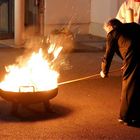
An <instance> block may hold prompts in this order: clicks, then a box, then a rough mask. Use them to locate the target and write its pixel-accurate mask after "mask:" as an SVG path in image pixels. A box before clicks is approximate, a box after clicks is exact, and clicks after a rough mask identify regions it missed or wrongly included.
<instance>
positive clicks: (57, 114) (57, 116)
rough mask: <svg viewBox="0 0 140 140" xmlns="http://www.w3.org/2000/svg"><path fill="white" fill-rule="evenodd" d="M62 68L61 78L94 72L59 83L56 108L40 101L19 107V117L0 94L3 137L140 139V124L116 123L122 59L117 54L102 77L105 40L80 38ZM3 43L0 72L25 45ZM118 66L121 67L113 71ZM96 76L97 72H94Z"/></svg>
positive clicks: (7, 139) (32, 139)
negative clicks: (17, 45)
mask: <svg viewBox="0 0 140 140" xmlns="http://www.w3.org/2000/svg"><path fill="white" fill-rule="evenodd" d="M76 41H77V43H76V46H75V48H74V50H73V51H72V52H71V53H70V54H69V55H68V58H67V60H66V63H65V65H63V68H62V69H61V72H60V79H59V83H61V82H64V81H71V80H72V79H80V78H83V77H87V76H91V78H87V79H85V80H77V81H76V82H71V83H68V84H63V85H60V86H58V95H57V96H56V97H55V98H54V99H52V100H51V107H52V110H53V112H44V109H43V106H42V104H36V105H33V106H31V108H32V110H29V108H24V107H22V106H21V107H20V108H19V116H13V115H11V114H10V110H11V103H10V102H8V101H6V100H4V99H3V98H0V139H1V140H19V139H21V140H139V139H140V128H139V126H137V127H136V126H135V127H132V126H124V125H121V124H119V123H118V121H117V118H118V114H119V105H120V92H121V72H120V70H118V69H120V67H121V61H120V59H119V58H118V57H116V56H115V58H114V59H113V62H112V66H111V69H110V71H111V72H110V74H109V77H108V78H106V79H102V78H100V76H99V72H100V63H101V59H102V56H103V54H104V50H105V48H104V47H105V46H104V45H105V42H104V41H105V40H104V39H102V38H98V37H94V36H80V37H79V38H77V40H76ZM2 46H3V47H0V76H1V79H2V77H3V74H4V71H3V67H4V66H5V65H9V64H11V63H13V62H14V61H15V59H16V57H17V56H20V55H21V54H22V52H23V49H13V48H11V47H8V45H7V46H5V47H4V44H2ZM114 70H117V71H114ZM95 74H96V76H93V75H95Z"/></svg>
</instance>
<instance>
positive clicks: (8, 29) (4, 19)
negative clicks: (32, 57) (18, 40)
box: [0, 0, 14, 39]
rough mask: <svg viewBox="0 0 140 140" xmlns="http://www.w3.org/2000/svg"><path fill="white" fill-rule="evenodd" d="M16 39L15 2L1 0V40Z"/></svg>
mask: <svg viewBox="0 0 140 140" xmlns="http://www.w3.org/2000/svg"><path fill="white" fill-rule="evenodd" d="M13 37H14V0H0V39H7V38H13Z"/></svg>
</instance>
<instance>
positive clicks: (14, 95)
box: [0, 88, 58, 104]
mask: <svg viewBox="0 0 140 140" xmlns="http://www.w3.org/2000/svg"><path fill="white" fill-rule="evenodd" d="M57 94H58V88H55V89H52V90H48V91H37V92H11V91H4V90H2V89H0V96H1V97H2V98H3V99H5V100H7V101H9V102H13V103H17V104H36V103H39V102H46V101H48V100H50V99H52V98H54V97H55V96H56V95H57Z"/></svg>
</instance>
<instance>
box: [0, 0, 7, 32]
mask: <svg viewBox="0 0 140 140" xmlns="http://www.w3.org/2000/svg"><path fill="white" fill-rule="evenodd" d="M0 32H8V1H7V0H1V1H0Z"/></svg>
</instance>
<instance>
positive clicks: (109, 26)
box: [104, 18, 123, 33]
mask: <svg viewBox="0 0 140 140" xmlns="http://www.w3.org/2000/svg"><path fill="white" fill-rule="evenodd" d="M122 24H123V23H122V22H120V21H119V20H118V19H116V18H113V19H111V20H109V21H108V22H107V23H105V24H104V29H105V31H106V32H107V33H109V32H110V31H112V30H113V29H116V28H119V27H121V26H122Z"/></svg>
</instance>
